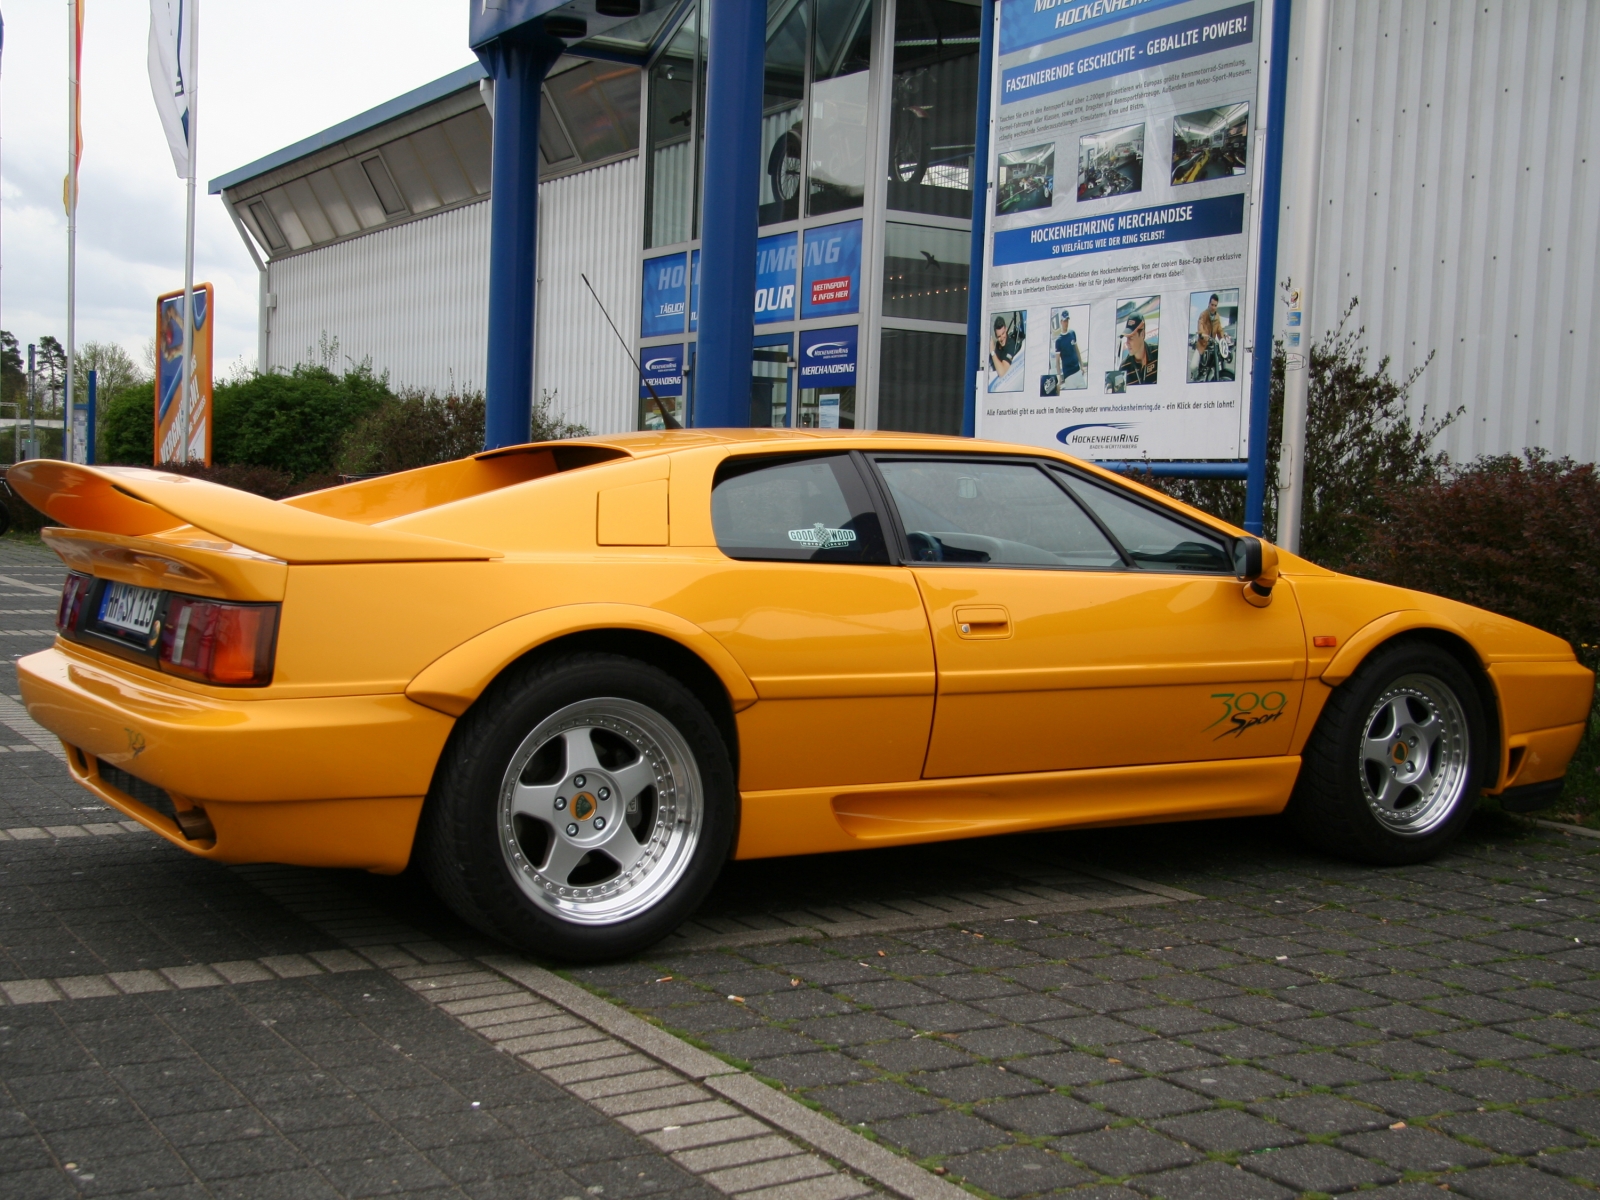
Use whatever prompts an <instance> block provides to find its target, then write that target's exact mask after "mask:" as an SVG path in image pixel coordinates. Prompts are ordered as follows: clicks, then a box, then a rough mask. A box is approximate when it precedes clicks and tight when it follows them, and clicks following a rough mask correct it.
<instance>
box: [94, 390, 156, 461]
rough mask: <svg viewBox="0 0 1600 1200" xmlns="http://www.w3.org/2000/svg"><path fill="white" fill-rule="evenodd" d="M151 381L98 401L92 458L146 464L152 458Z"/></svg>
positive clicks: (153, 407) (153, 453) (152, 418)
mask: <svg viewBox="0 0 1600 1200" xmlns="http://www.w3.org/2000/svg"><path fill="white" fill-rule="evenodd" d="M155 403H156V391H155V385H154V384H149V383H144V384H136V385H135V386H133V387H127V388H123V389H122V390H121V391H118V392H113V393H111V394H110V395H107V396H105V397H104V398H102V399H101V400H100V401H99V408H100V413H99V420H98V422H97V424H98V425H99V427H100V428H99V429H98V430H96V438H97V441H96V444H95V458H97V459H98V460H99V461H100V462H103V463H118V464H121V465H122V466H126V467H148V466H149V465H150V464H151V462H152V461H153V460H154V458H155V428H154V425H155V422H154V416H153V414H154V412H155Z"/></svg>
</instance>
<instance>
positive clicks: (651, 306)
mask: <svg viewBox="0 0 1600 1200" xmlns="http://www.w3.org/2000/svg"><path fill="white" fill-rule="evenodd" d="M685 274H686V273H685V270H684V256H683V255H682V254H681V253H679V254H664V255H662V256H661V257H660V258H647V259H645V260H644V288H643V291H642V295H643V304H642V306H641V307H642V312H641V314H640V319H639V335H640V336H641V337H660V336H661V335H662V334H667V333H682V332H683V309H684V293H685V291H686V290H687V284H688V280H687V278H686V277H685Z"/></svg>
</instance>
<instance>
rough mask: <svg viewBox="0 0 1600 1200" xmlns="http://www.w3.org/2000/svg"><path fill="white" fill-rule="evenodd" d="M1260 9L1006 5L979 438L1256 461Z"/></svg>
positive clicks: (1142, 3) (1134, 2)
mask: <svg viewBox="0 0 1600 1200" xmlns="http://www.w3.org/2000/svg"><path fill="white" fill-rule="evenodd" d="M1260 10H1261V5H1260V4H1259V3H1258V2H1257V0H1251V2H1249V3H1243V4H1241V3H1237V0H1235V2H1233V3H1228V2H1227V0H1081V2H1079V0H1057V2H1054V3H1052V2H1051V0H1003V3H1002V4H1001V5H1000V16H999V21H1000V29H999V36H998V37H997V38H996V47H997V50H996V61H995V71H994V78H995V95H994V106H993V112H994V128H993V136H992V138H991V143H992V145H993V147H994V149H993V155H994V157H993V159H992V160H991V162H990V174H989V178H990V180H991V181H992V186H991V192H990V195H991V202H992V205H993V207H992V209H991V212H990V220H989V237H988V258H987V261H986V264H985V296H986V315H985V319H984V325H983V342H984V344H983V353H982V369H981V371H980V377H979V380H978V410H977V432H978V435H979V436H980V437H990V438H998V439H1001V440H1004V441H1012V442H1023V443H1027V444H1031V445H1037V446H1051V447H1055V448H1057V449H1063V448H1064V449H1066V450H1067V451H1068V452H1070V453H1072V454H1076V455H1079V456H1080V457H1083V458H1093V459H1116V460H1124V459H1145V458H1147V459H1157V460H1159V459H1167V460H1172V459H1180V460H1195V459H1223V460H1231V459H1240V458H1243V457H1244V456H1245V453H1246V447H1247V445H1248V436H1249V433H1248V428H1247V421H1248V404H1247V402H1246V386H1247V377H1248V374H1249V364H1248V361H1247V356H1246V355H1245V354H1244V353H1243V350H1242V348H1241V346H1240V338H1239V335H1240V331H1241V330H1242V329H1243V328H1245V327H1246V320H1247V313H1246V307H1247V306H1248V305H1249V304H1251V303H1253V299H1254V298H1253V297H1251V296H1249V295H1247V294H1246V288H1247V283H1246V271H1247V263H1248V261H1249V254H1250V249H1251V242H1252V239H1253V238H1254V236H1255V230H1254V227H1253V224H1252V219H1253V213H1252V203H1251V200H1252V197H1253V196H1254V195H1255V191H1256V178H1255V177H1256V173H1257V171H1258V170H1259V164H1258V162H1257V159H1258V158H1259V157H1260V156H1259V155H1258V154H1257V153H1256V152H1255V147H1254V146H1253V145H1252V143H1251V135H1252V134H1253V133H1254V132H1255V128H1254V122H1255V119H1256V114H1257V112H1258V110H1259V105H1260V101H1261V97H1260V95H1259V93H1260V92H1261V90H1262V89H1261V88H1260V86H1259V76H1260V70H1259V68H1260V47H1261V40H1260V39H1261V31H1260V29H1259V28H1258V25H1259V18H1260V15H1261V13H1260Z"/></svg>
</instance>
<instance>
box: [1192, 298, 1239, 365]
mask: <svg viewBox="0 0 1600 1200" xmlns="http://www.w3.org/2000/svg"><path fill="white" fill-rule="evenodd" d="M1238 345H1239V289H1238V288H1218V289H1217V290H1216V291H1214V292H1190V293H1189V382H1190V383H1232V382H1233V381H1234V380H1235V379H1237V378H1238V375H1237V372H1236V370H1235V351H1236V348H1237V347H1238Z"/></svg>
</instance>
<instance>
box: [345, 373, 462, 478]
mask: <svg viewBox="0 0 1600 1200" xmlns="http://www.w3.org/2000/svg"><path fill="white" fill-rule="evenodd" d="M482 449H483V396H482V394H473V395H469V396H436V395H433V394H432V393H430V392H421V391H407V392H403V393H402V394H401V395H399V396H395V397H392V398H390V399H388V400H385V401H384V402H383V403H382V404H380V405H379V406H378V407H377V408H374V409H373V410H372V411H370V412H368V413H367V414H365V415H364V416H362V417H361V418H360V419H359V420H357V421H356V423H355V424H354V425H353V426H352V427H351V428H350V431H349V432H348V433H347V434H346V435H345V438H344V444H343V447H342V449H341V451H340V454H339V470H340V471H342V472H344V473H345V474H347V475H378V474H383V473H386V472H389V471H409V470H411V469H412V468H413V467H425V466H427V465H428V464H429V463H436V462H447V461H448V460H450V459H453V458H464V457H466V456H467V455H469V454H476V453H477V452H478V451H479V450H482Z"/></svg>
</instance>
